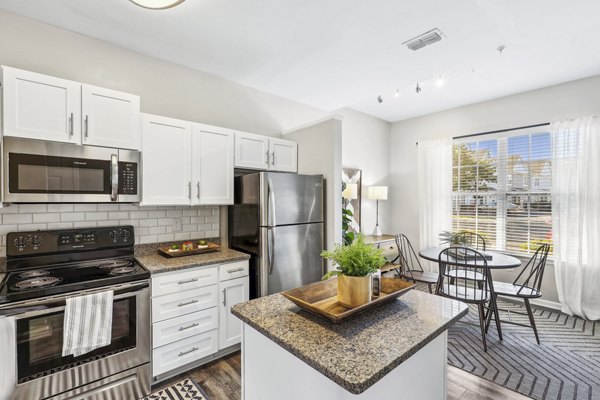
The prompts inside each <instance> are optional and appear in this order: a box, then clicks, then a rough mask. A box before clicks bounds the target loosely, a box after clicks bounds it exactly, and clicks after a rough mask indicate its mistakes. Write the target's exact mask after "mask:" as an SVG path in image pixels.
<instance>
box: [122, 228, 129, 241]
mask: <svg viewBox="0 0 600 400" xmlns="http://www.w3.org/2000/svg"><path fill="white" fill-rule="evenodd" d="M129 236H130V235H129V231H127V230H123V231H121V238H122V239H123V241H124V242H126V241H127V240H129Z"/></svg>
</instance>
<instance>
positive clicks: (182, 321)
mask: <svg viewBox="0 0 600 400" xmlns="http://www.w3.org/2000/svg"><path fill="white" fill-rule="evenodd" d="M218 326H219V311H218V308H217V307H213V308H209V309H208V310H202V311H198V312H194V313H191V314H186V315H182V316H181V317H177V318H171V319H168V320H166V321H162V322H158V323H155V324H153V325H152V347H153V348H157V347H160V346H164V345H165V344H169V343H173V342H176V341H178V340H182V339H186V338H189V337H191V336H194V335H197V334H199V333H203V332H206V331H210V330H212V329H216V328H217V327H218Z"/></svg>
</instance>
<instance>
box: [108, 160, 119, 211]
mask: <svg viewBox="0 0 600 400" xmlns="http://www.w3.org/2000/svg"><path fill="white" fill-rule="evenodd" d="M118 193H119V156H118V155H117V154H111V155H110V200H111V201H117V196H118Z"/></svg>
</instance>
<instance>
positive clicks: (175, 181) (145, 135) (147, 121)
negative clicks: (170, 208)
mask: <svg viewBox="0 0 600 400" xmlns="http://www.w3.org/2000/svg"><path fill="white" fill-rule="evenodd" d="M191 158H192V124H191V123H190V122H187V121H180V120H177V119H172V118H166V117H159V116H156V115H149V114H142V204H143V205H188V204H190V202H191V197H192V171H191V170H192V160H191Z"/></svg>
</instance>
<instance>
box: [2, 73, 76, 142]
mask: <svg viewBox="0 0 600 400" xmlns="http://www.w3.org/2000/svg"><path fill="white" fill-rule="evenodd" d="M2 86H3V102H2V120H3V132H4V136H15V137H22V138H30V139H41V140H51V141H55V142H66V143H76V144H79V143H81V84H80V83H78V82H73V81H68V80H65V79H59V78H54V77H51V76H46V75H41V74H37V73H34V72H29V71H22V70H19V69H15V68H10V67H2Z"/></svg>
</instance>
